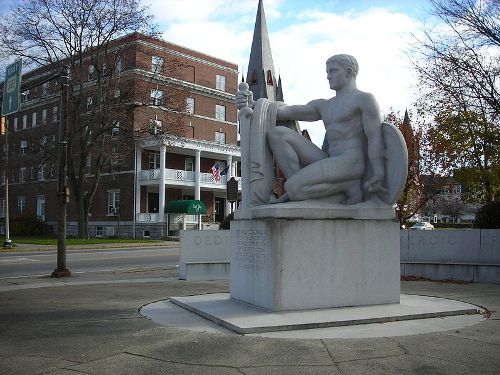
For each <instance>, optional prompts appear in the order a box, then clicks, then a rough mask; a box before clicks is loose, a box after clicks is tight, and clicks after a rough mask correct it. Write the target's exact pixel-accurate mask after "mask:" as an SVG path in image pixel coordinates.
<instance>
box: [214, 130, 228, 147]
mask: <svg viewBox="0 0 500 375" xmlns="http://www.w3.org/2000/svg"><path fill="white" fill-rule="evenodd" d="M215 142H216V143H222V144H225V143H226V133H223V132H215Z"/></svg>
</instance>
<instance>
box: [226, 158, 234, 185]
mask: <svg viewBox="0 0 500 375" xmlns="http://www.w3.org/2000/svg"><path fill="white" fill-rule="evenodd" d="M226 163H227V165H229V168H228V170H227V174H226V178H227V181H229V180H230V179H231V177H232V176H233V155H228V157H227V158H226Z"/></svg>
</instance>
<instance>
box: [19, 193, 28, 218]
mask: <svg viewBox="0 0 500 375" xmlns="http://www.w3.org/2000/svg"><path fill="white" fill-rule="evenodd" d="M24 210H26V197H25V196H24V195H19V196H18V197H17V212H19V213H20V214H22V213H23V212H24Z"/></svg>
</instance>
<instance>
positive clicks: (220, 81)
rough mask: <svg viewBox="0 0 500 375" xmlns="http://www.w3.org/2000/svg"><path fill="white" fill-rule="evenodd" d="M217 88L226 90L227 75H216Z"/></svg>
mask: <svg viewBox="0 0 500 375" xmlns="http://www.w3.org/2000/svg"><path fill="white" fill-rule="evenodd" d="M215 88H216V89H217V90H222V91H226V77H224V76H220V75H218V74H217V75H216V76H215Z"/></svg>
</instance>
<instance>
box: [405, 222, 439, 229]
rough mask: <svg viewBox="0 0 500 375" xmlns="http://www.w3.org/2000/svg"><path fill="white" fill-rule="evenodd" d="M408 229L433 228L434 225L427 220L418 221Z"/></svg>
mask: <svg viewBox="0 0 500 375" xmlns="http://www.w3.org/2000/svg"><path fill="white" fill-rule="evenodd" d="M410 229H418V230H433V229H434V225H432V224H431V223H429V222H427V221H420V222H418V223H416V224H415V225H413V226H412V227H411V228H410Z"/></svg>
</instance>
